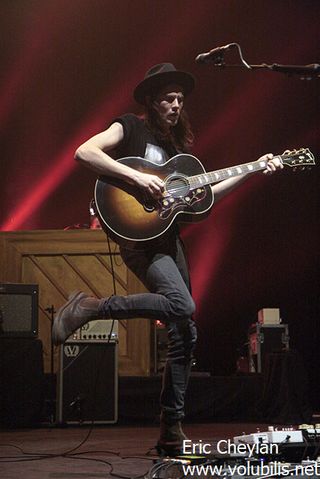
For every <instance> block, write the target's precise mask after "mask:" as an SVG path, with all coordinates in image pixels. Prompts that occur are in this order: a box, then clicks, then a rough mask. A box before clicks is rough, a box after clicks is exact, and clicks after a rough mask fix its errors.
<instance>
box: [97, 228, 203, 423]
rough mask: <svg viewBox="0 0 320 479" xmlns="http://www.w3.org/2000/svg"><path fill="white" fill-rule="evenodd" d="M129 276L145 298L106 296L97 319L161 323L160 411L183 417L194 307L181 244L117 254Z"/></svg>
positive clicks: (193, 335) (172, 240) (175, 238)
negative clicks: (164, 343) (164, 339)
mask: <svg viewBox="0 0 320 479" xmlns="http://www.w3.org/2000/svg"><path fill="white" fill-rule="evenodd" d="M120 252H121V256H122V258H123V260H124V262H125V264H126V265H127V267H128V268H129V269H131V271H133V273H134V274H135V275H136V276H137V277H138V278H139V279H140V280H141V282H142V283H143V284H144V285H145V287H146V288H147V289H148V290H149V291H150V292H149V293H142V294H132V295H128V296H118V295H115V296H111V297H110V298H108V299H106V300H104V301H103V302H102V304H101V316H103V317H105V318H113V319H130V318H137V317H140V318H148V319H158V320H160V321H161V322H163V323H164V324H165V325H166V327H167V330H168V354H167V361H166V366H165V370H164V374H163V381H162V390H161V395H160V406H161V412H162V417H163V419H164V420H165V421H168V422H171V421H178V420H181V419H183V417H184V402H185V392H186V389H187V385H188V380H189V375H190V367H191V361H192V351H193V349H194V346H195V342H196V338H197V333H196V326H195V323H194V321H193V319H192V314H193V313H194V311H195V304H194V301H193V299H192V297H191V294H190V279H189V271H188V265H187V260H186V256H185V252H184V247H183V244H182V242H181V240H180V238H179V236H175V235H174V236H173V237H172V238H170V239H169V240H168V241H166V242H163V243H162V244H161V245H160V246H159V245H157V247H150V248H149V249H147V250H144V251H136V250H128V249H125V248H121V249H120Z"/></svg>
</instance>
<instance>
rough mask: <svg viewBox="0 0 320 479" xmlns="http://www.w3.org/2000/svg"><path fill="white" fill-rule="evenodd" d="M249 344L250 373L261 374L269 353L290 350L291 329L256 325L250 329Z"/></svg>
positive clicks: (285, 326)
mask: <svg viewBox="0 0 320 479" xmlns="http://www.w3.org/2000/svg"><path fill="white" fill-rule="evenodd" d="M248 343H249V368H250V372H252V373H261V372H263V371H264V365H265V360H266V357H267V355H268V354H269V353H275V352H279V351H288V350H289V327H288V325H287V324H259V323H255V324H253V325H252V326H251V327H250V328H249V341H248Z"/></svg>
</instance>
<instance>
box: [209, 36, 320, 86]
mask: <svg viewBox="0 0 320 479" xmlns="http://www.w3.org/2000/svg"><path fill="white" fill-rule="evenodd" d="M230 46H235V47H237V49H238V52H239V56H240V60H241V64H240V65H228V64H226V63H225V61H224V54H225V52H224V51H220V52H219V53H218V54H217V55H216V56H213V57H212V59H207V60H206V63H207V64H212V65H213V66H215V67H220V68H243V67H245V68H246V69H248V70H258V69H267V70H270V71H274V72H279V73H284V74H286V75H288V76H293V75H298V76H299V77H300V79H301V80H312V79H315V78H316V79H320V64H318V63H311V64H310V65H279V64H278V63H273V64H272V65H268V64H267V63H261V64H260V65H250V64H249V63H247V62H246V61H245V59H244V58H243V55H242V51H241V47H240V45H239V44H238V43H230Z"/></svg>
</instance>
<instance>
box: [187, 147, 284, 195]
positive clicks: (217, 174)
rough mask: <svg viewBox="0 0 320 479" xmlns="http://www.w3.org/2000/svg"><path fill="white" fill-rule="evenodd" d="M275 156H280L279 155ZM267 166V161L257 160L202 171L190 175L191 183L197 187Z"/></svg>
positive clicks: (193, 186)
mask: <svg viewBox="0 0 320 479" xmlns="http://www.w3.org/2000/svg"><path fill="white" fill-rule="evenodd" d="M274 158H279V159H280V160H281V156H280V155H279V156H277V157H275V156H274ZM266 167H267V161H265V160H256V161H252V162H251V163H244V164H242V165H236V166H231V167H229V168H223V169H221V170H216V171H211V172H208V173H202V174H201V175H195V176H190V177H189V183H190V185H191V187H192V188H197V187H201V186H206V185H212V184H214V183H218V182H219V181H222V180H226V179H227V178H233V177H236V176H240V175H243V174H248V173H254V172H256V171H260V170H264V169H265V168H266Z"/></svg>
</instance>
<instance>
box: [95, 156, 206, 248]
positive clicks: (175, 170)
mask: <svg viewBox="0 0 320 479" xmlns="http://www.w3.org/2000/svg"><path fill="white" fill-rule="evenodd" d="M118 161H119V162H120V163H123V164H125V165H127V166H130V167H131V168H134V169H135V170H138V171H141V172H143V173H148V174H151V175H157V176H159V178H161V179H162V180H163V181H164V183H165V190H166V191H165V194H164V197H163V198H162V199H161V200H156V201H155V200H152V199H151V198H146V197H144V196H143V194H142V193H141V191H140V190H139V189H138V188H136V187H134V186H131V185H128V184H127V183H126V182H123V181H121V180H117V179H115V178H111V177H106V176H102V177H100V178H99V179H98V180H97V182H96V185H95V203H96V209H97V214H98V216H99V219H100V222H101V226H102V228H103V229H105V230H107V231H108V232H109V233H111V236H112V237H113V238H114V239H115V240H116V241H117V242H120V243H121V241H122V240H124V241H125V242H127V241H134V242H136V241H141V242H142V241H148V240H152V239H155V238H158V237H159V236H161V235H162V234H163V233H164V232H165V231H167V230H168V229H169V228H170V226H171V225H172V224H173V222H174V221H175V219H176V218H177V220H179V221H197V220H200V219H203V218H204V217H205V216H206V215H207V214H208V213H209V211H210V209H211V206H212V205H213V195H212V191H211V187H210V186H209V185H205V186H200V187H199V186H198V187H197V188H192V187H191V185H190V183H189V180H188V178H189V177H191V176H194V175H200V174H203V173H205V169H204V168H203V166H202V164H201V163H200V161H199V160H198V159H197V158H195V157H194V156H192V155H187V154H179V155H176V156H174V157H173V158H171V159H170V160H168V161H167V162H166V163H165V164H163V165H157V164H155V163H152V162H150V161H148V160H146V159H144V158H139V157H127V158H122V159H120V160H118Z"/></svg>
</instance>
